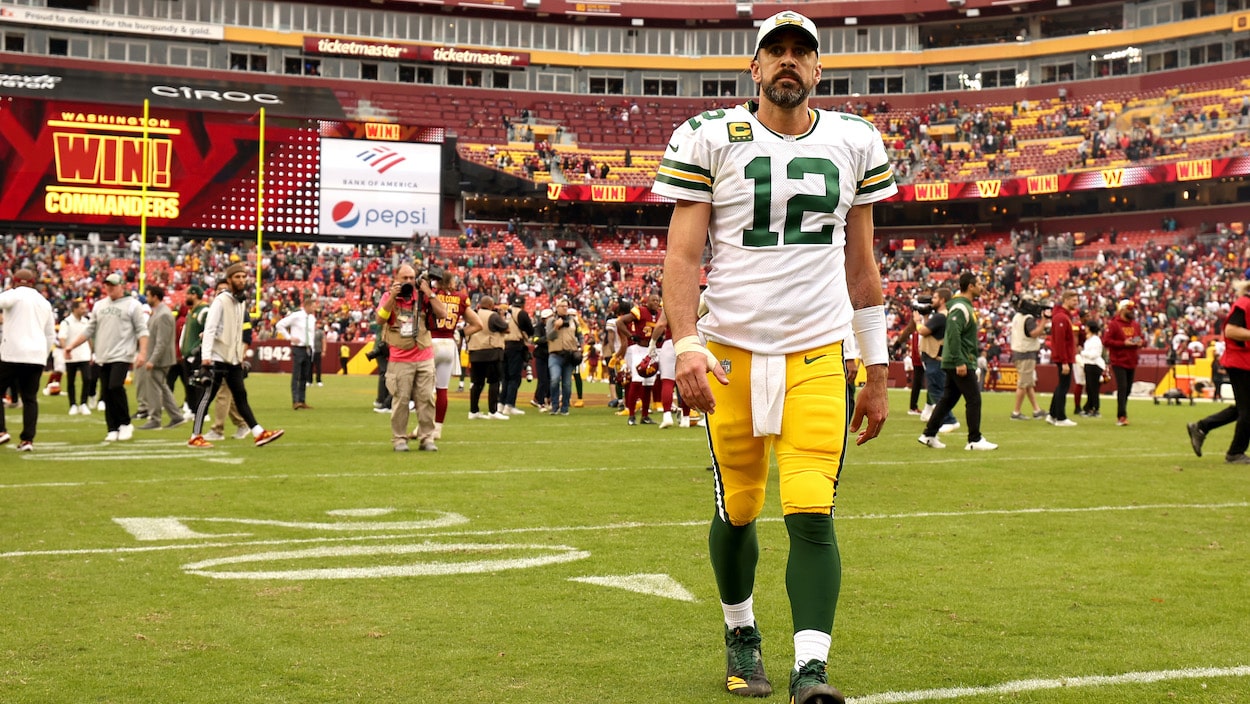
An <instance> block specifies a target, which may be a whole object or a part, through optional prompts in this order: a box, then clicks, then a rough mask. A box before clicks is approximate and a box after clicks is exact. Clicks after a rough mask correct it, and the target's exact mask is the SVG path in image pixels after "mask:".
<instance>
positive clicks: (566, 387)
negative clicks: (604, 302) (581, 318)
mask: <svg viewBox="0 0 1250 704" xmlns="http://www.w3.org/2000/svg"><path fill="white" fill-rule="evenodd" d="M544 331H545V332H546V336H547V370H548V374H549V375H550V377H551V414H552V415H555V414H557V413H558V414H560V415H562V416H567V415H568V414H569V400H570V399H571V398H572V397H573V369H574V368H575V367H576V366H578V365H579V364H581V354H580V353H581V350H582V333H581V331H580V330H578V329H577V316H576V315H573V314H572V313H570V312H569V302H568V300H566V299H563V298H561V299H560V300H559V301H556V314H555V315H554V316H552V317H551V318H550V319H548V320H547V323H546V325H545V327H544Z"/></svg>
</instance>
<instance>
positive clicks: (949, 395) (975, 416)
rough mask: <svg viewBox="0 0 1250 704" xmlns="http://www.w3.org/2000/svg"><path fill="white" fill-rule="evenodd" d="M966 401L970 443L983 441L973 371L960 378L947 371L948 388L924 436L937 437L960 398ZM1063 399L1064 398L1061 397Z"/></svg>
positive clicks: (977, 394) (979, 395)
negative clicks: (939, 429)
mask: <svg viewBox="0 0 1250 704" xmlns="http://www.w3.org/2000/svg"><path fill="white" fill-rule="evenodd" d="M961 396H962V397H963V399H964V404H965V406H964V419H965V420H966V421H967V423H968V442H976V441H977V440H980V439H981V390H980V389H979V388H977V375H976V372H975V371H973V370H972V369H969V370H968V373H967V374H965V375H963V376H959V375H958V374H956V373H955V370H954V369H947V370H946V388H945V389H943V390H942V400H940V401H938V404H937V407H936V408H934V409H933V415H931V416H929V422H928V423H927V424H925V427H924V434H925V435H927V436H929V437H936V436H937V434H938V428H941V427H942V424H943V423H945V422H946V420H945V418H946V416H947V415H948V414H949V413H950V412H951V411H952V410H953V409H954V408H955V404H956V403H958V402H959V399H960V397H961ZM1061 398H1062V397H1061Z"/></svg>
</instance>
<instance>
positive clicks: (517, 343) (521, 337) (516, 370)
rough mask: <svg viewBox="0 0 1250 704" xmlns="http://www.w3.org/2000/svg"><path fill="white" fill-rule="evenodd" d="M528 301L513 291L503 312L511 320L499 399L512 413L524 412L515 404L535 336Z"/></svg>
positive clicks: (505, 336)
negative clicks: (526, 309)
mask: <svg viewBox="0 0 1250 704" xmlns="http://www.w3.org/2000/svg"><path fill="white" fill-rule="evenodd" d="M524 305H525V301H524V299H523V298H521V295H520V294H518V293H514V294H512V304H511V305H509V306H508V307H507V308H506V309H504V310H502V311H501V313H502V314H503V316H504V321H505V322H507V323H508V332H507V334H505V335H504V338H503V391H502V395H501V397H500V399H499V402H500V403H501V404H503V409H502V410H503V412H504V413H507V414H509V415H514V416H520V415H525V411H522V410H521V409H519V408H517V407H516V395H517V392H518V391H519V390H520V388H521V377H523V376H525V362H526V361H527V360H528V359H529V354H530V349H529V345H528V344H527V342H528V340H529V339H530V338H531V337H533V336H534V323H533V321H531V320H530V314H529V313H526V312H525V308H524Z"/></svg>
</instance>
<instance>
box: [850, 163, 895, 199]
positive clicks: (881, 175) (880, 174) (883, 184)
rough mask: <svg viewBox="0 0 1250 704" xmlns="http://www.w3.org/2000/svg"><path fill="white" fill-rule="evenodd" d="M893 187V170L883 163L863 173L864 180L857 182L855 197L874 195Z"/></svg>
mask: <svg viewBox="0 0 1250 704" xmlns="http://www.w3.org/2000/svg"><path fill="white" fill-rule="evenodd" d="M893 185H894V170H893V169H891V168H890V165H889V164H888V163H885V164H882V165H880V166H877V167H875V168H871V169H869V170H868V171H866V172H865V173H864V178H863V180H861V181H860V182H859V188H858V189H857V190H856V195H863V194H866V193H875V192H877V191H880V190H882V189H884V188H889V187H891V186H893Z"/></svg>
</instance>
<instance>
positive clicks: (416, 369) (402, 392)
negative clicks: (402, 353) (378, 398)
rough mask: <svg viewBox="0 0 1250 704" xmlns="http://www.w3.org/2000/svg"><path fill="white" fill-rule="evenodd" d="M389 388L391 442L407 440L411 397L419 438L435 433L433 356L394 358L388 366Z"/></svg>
mask: <svg viewBox="0 0 1250 704" xmlns="http://www.w3.org/2000/svg"><path fill="white" fill-rule="evenodd" d="M386 388H387V390H388V391H390V392H391V444H393V445H394V444H398V443H399V442H400V441H401V440H402V441H404V442H407V441H408V401H409V400H412V401H415V402H416V406H417V431H416V434H415V435H414V436H413V437H415V438H416V439H417V440H422V441H424V440H432V439H433V436H434V360H432V359H427V360H426V361H424V362H395V361H392V362H391V363H390V364H388V365H387V368H386Z"/></svg>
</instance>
